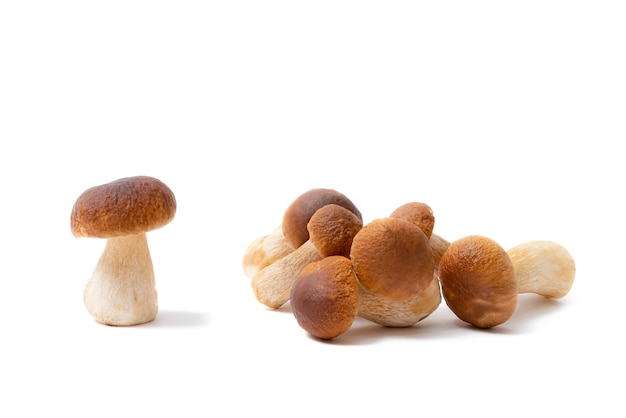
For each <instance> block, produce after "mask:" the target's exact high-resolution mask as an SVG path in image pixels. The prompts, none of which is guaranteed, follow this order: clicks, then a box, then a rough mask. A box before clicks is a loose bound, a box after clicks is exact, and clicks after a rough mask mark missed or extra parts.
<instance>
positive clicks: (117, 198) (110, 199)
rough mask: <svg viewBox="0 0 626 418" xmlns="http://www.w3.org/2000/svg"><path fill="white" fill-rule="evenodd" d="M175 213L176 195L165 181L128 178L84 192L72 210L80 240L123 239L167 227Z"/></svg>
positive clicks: (75, 229) (74, 227)
mask: <svg viewBox="0 0 626 418" xmlns="http://www.w3.org/2000/svg"><path fill="white" fill-rule="evenodd" d="M175 213H176V199H175V197H174V193H173V192H172V191H171V190H170V189H169V187H167V186H166V185H165V184H164V183H163V182H161V181H160V180H157V179H155V178H153V177H147V176H135V177H126V178H122V179H119V180H115V181H112V182H110V183H107V184H102V185H99V186H95V187H92V188H90V189H88V190H86V191H84V192H83V193H82V194H81V195H80V196H79V197H78V199H77V200H76V203H74V207H73V208H72V215H71V228H72V233H73V234H74V236H76V237H92V238H115V237H122V236H126V235H135V234H142V233H146V232H148V231H151V230H153V229H157V228H160V227H162V226H165V225H166V224H168V223H169V222H170V221H171V220H172V219H173V218H174V214H175Z"/></svg>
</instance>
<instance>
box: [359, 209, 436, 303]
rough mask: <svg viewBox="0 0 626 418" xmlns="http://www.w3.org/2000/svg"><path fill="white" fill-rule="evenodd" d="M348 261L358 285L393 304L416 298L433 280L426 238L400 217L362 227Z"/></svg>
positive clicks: (432, 259) (429, 247) (428, 245)
mask: <svg viewBox="0 0 626 418" xmlns="http://www.w3.org/2000/svg"><path fill="white" fill-rule="evenodd" d="M350 258H351V259H352V264H353V265H354V271H355V273H356V276H357V278H358V280H359V283H360V284H361V285H363V287H364V288H365V289H366V290H368V291H370V292H372V293H374V294H376V295H380V296H381V297H384V298H386V299H389V300H392V301H406V300H408V299H411V298H413V297H415V296H416V295H418V294H419V293H421V292H422V291H424V290H425V289H426V288H427V287H428V286H429V285H430V284H431V282H432V281H433V279H434V277H435V276H434V272H435V266H434V256H433V251H432V248H431V246H430V241H429V239H428V238H427V237H426V235H425V234H424V232H423V231H422V230H421V229H420V228H419V227H418V226H416V225H415V224H414V223H412V222H409V221H407V220H405V219H401V218H391V217H389V218H380V219H375V220H373V221H372V222H370V223H369V224H367V225H365V226H364V227H363V228H362V229H361V230H360V231H359V232H358V233H357V234H356V235H355V237H354V239H353V242H352V248H351V250H350Z"/></svg>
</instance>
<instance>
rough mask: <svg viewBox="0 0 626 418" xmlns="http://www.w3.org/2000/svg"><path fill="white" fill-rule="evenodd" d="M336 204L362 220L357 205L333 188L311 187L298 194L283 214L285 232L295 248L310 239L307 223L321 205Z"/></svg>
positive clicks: (289, 242) (287, 239)
mask: <svg viewBox="0 0 626 418" xmlns="http://www.w3.org/2000/svg"><path fill="white" fill-rule="evenodd" d="M330 204H336V205H339V206H343V207H344V208H346V209H348V210H350V211H351V212H352V213H354V214H355V215H356V216H357V217H358V218H359V220H361V222H362V221H363V217H362V216H361V212H360V211H359V210H358V209H357V207H356V206H355V205H354V203H352V201H351V200H350V199H348V198H347V197H346V196H345V195H344V194H342V193H339V192H338V191H336V190H333V189H311V190H309V191H308V192H305V193H303V194H301V195H300V196H298V197H297V198H296V199H295V200H294V201H293V202H292V203H291V204H290V205H289V207H287V210H285V213H284V215H283V223H282V228H283V234H284V235H285V240H286V241H287V243H288V244H289V245H291V246H292V247H293V248H298V247H299V246H301V245H302V244H304V243H305V242H306V241H307V240H308V239H309V231H308V230H307V224H308V223H309V220H310V219H311V216H313V214H314V213H315V212H316V211H317V210H318V209H319V208H321V207H323V206H326V205H330Z"/></svg>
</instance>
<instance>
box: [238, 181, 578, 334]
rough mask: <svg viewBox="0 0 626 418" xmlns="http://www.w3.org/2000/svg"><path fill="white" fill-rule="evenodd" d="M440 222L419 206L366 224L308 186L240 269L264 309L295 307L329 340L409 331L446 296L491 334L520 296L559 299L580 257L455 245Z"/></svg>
mask: <svg viewBox="0 0 626 418" xmlns="http://www.w3.org/2000/svg"><path fill="white" fill-rule="evenodd" d="M434 224H435V217H434V215H433V211H432V209H431V208H430V207H429V206H428V205H427V204H425V203H421V202H409V203H407V204H404V205H402V206H400V207H398V208H396V209H395V210H394V211H393V212H391V214H389V216H387V217H383V218H378V219H374V220H372V221H371V222H369V223H367V224H364V223H363V217H362V215H361V212H360V211H359V209H358V208H357V207H356V205H355V204H354V203H353V202H352V201H351V200H350V199H349V198H348V197H346V196H345V195H344V194H342V193H340V192H338V191H336V190H333V189H324V188H319V189H311V190H309V191H307V192H305V193H303V194H301V195H300V196H298V197H297V198H296V199H295V200H294V201H293V202H292V203H291V204H290V205H289V206H288V207H287V209H286V211H285V212H284V215H283V219H282V224H281V225H280V226H279V227H277V228H276V229H275V230H274V231H272V232H270V233H269V234H267V235H264V236H261V237H259V238H257V239H255V240H253V241H252V242H251V243H250V244H249V246H248V247H247V248H246V250H245V252H244V255H243V261H242V264H243V269H244V273H245V274H246V276H247V277H249V278H250V279H251V281H252V290H253V292H254V295H255V297H256V299H257V300H258V301H259V302H261V303H262V304H264V305H265V306H267V307H269V308H272V309H278V308H280V307H281V306H283V305H284V304H286V303H287V302H290V304H291V308H292V311H293V314H294V316H295V318H296V321H297V323H298V324H299V326H300V327H301V328H303V329H304V330H305V331H306V332H308V333H309V334H310V335H312V336H314V337H316V338H319V339H323V340H330V339H333V338H336V337H338V336H340V335H341V334H343V333H345V332H346V331H348V330H349V329H350V327H351V326H352V325H353V323H354V321H355V320H356V318H357V317H361V318H364V319H366V320H369V321H371V322H374V323H377V324H380V325H382V326H386V327H410V326H413V325H415V324H417V323H418V322H419V321H421V320H423V319H424V318H426V317H427V316H429V315H430V314H431V313H432V312H434V311H435V309H437V307H438V306H439V305H440V303H441V301H442V299H443V300H444V301H445V303H446V304H447V306H448V307H449V308H450V310H451V311H452V312H453V313H454V314H455V315H456V316H457V317H458V318H459V319H460V320H462V321H464V322H467V323H469V324H471V325H473V326H475V327H478V328H491V327H495V326H498V325H500V324H502V323H504V322H506V321H507V320H508V319H509V318H510V317H511V316H512V315H513V313H514V312H515V309H516V307H517V298H518V294H521V293H536V294H539V295H541V296H543V297H546V298H561V297H563V296H565V295H566V294H567V293H568V292H569V290H570V288H571V286H572V284H573V281H574V275H575V270H576V268H575V264H574V260H573V258H572V256H571V255H570V253H569V252H568V251H567V250H566V249H565V248H564V247H563V246H561V245H559V244H557V243H555V242H552V241H530V242H526V243H523V244H520V245H517V246H515V247H514V248H511V249H509V250H508V251H506V250H504V249H503V248H502V247H501V246H500V245H499V244H498V243H497V242H495V241H494V240H492V239H490V238H488V237H485V236H481V235H470V236H466V237H463V238H460V239H458V240H456V241H453V242H449V241H447V240H446V239H444V238H442V237H441V236H439V235H437V234H434V233H433V228H434Z"/></svg>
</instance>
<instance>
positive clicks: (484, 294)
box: [439, 235, 576, 328]
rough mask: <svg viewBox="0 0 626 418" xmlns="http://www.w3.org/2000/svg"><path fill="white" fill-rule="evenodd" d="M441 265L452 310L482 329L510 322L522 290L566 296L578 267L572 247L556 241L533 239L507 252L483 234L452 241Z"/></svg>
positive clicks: (445, 295)
mask: <svg viewBox="0 0 626 418" xmlns="http://www.w3.org/2000/svg"><path fill="white" fill-rule="evenodd" d="M439 269H440V278H441V289H442V293H443V296H444V299H445V301H446V303H447V304H448V306H449V307H450V309H451V310H452V311H453V312H454V313H455V314H456V315H457V316H458V317H459V318H460V319H461V320H463V321H465V322H468V323H470V324H472V325H474V326H476V327H479V328H491V327H494V326H497V325H500V324H502V323H504V322H505V321H507V320H508V319H509V318H510V317H511V316H512V315H513V313H514V312H515V309H516V308H517V300H518V298H517V296H518V294H521V293H536V294H539V295H542V296H544V297H547V298H560V297H563V296H565V295H566V294H567V293H568V292H569V290H570V288H571V286H572V283H573V281H574V275H575V270H576V268H575V265H574V259H573V258H572V257H571V255H570V254H569V252H568V251H567V250H566V249H565V248H564V247H562V246H561V245H559V244H556V243H554V242H551V241H530V242H527V243H524V244H520V245H518V246H516V247H513V248H512V249H510V250H509V251H505V250H504V249H503V248H502V247H501V246H500V245H499V244H498V243H496V242H495V241H493V240H492V239H489V238H487V237H483V236H479V235H470V236H467V237H464V238H461V239H459V240H457V241H455V242H453V243H451V244H450V246H449V247H448V250H446V252H445V253H444V254H443V257H442V259H441V263H440V266H439Z"/></svg>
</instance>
